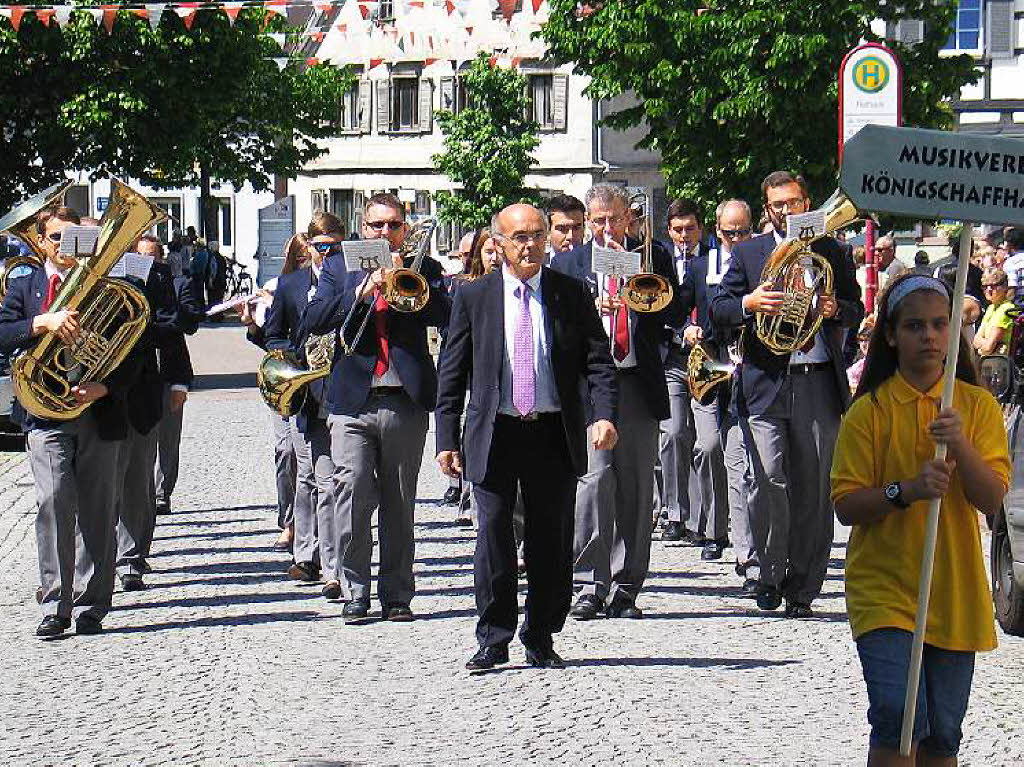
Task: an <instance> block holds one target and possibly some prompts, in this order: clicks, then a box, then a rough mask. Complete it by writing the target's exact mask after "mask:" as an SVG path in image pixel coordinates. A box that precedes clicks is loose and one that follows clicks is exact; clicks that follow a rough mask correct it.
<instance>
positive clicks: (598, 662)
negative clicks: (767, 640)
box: [565, 658, 803, 671]
mask: <svg viewBox="0 0 1024 767" xmlns="http://www.w3.org/2000/svg"><path fill="white" fill-rule="evenodd" d="M802 662H803V661H799V660H769V659H767V658H583V659H582V660H568V659H566V661H565V665H566V666H569V667H571V666H685V667H686V668H718V667H725V668H727V669H731V670H734V671H740V670H743V669H751V668H770V667H772V666H792V665H794V664H799V663H802Z"/></svg>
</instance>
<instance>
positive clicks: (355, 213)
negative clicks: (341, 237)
mask: <svg viewBox="0 0 1024 767" xmlns="http://www.w3.org/2000/svg"><path fill="white" fill-rule="evenodd" d="M365 207H366V195H365V194H363V193H362V192H361V191H358V190H356V191H353V192H352V231H353V232H354V233H355V234H356V236H358V237H362V236H363V208H365Z"/></svg>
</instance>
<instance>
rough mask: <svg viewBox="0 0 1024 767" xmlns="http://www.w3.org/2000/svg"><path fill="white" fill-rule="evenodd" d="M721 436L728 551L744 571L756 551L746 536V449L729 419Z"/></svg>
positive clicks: (736, 426) (739, 431) (753, 562)
mask: <svg viewBox="0 0 1024 767" xmlns="http://www.w3.org/2000/svg"><path fill="white" fill-rule="evenodd" d="M722 428H723V431H724V432H725V473H726V476H727V478H728V482H729V509H730V511H731V517H732V521H731V534H732V550H733V552H734V553H735V554H736V563H737V564H738V565H739V566H740V567H741V568H743V569H744V570H746V568H747V567H748V566H749V565H754V566H756V565H757V548H756V547H755V546H754V539H753V537H752V535H751V533H750V515H749V513H748V512H747V448H746V443H745V442H744V441H743V430H742V429H741V428H740V424H739V422H738V421H737V420H736V419H735V418H734V417H733V416H729V419H728V421H726V422H725V423H723V424H722Z"/></svg>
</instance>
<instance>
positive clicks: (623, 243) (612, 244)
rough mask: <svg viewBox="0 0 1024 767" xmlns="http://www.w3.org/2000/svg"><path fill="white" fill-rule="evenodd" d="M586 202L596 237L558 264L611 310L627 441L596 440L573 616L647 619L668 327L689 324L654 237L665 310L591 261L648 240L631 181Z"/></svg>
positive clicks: (586, 482) (583, 507)
mask: <svg viewBox="0 0 1024 767" xmlns="http://www.w3.org/2000/svg"><path fill="white" fill-rule="evenodd" d="M585 204H586V206H587V218H588V221H589V226H590V230H591V232H592V233H593V236H594V239H593V240H591V242H588V243H586V244H584V245H582V246H580V247H578V248H575V249H573V250H571V251H569V252H568V253H560V254H557V255H556V256H555V257H554V259H552V262H551V266H552V268H554V269H557V270H558V271H560V272H564V273H565V274H568V275H569V276H571V277H576V278H577V279H581V280H583V281H584V282H585V283H586V284H587V285H588V286H589V287H590V290H591V294H592V295H593V296H594V297H595V302H596V305H597V306H598V309H599V311H600V312H601V314H602V315H603V321H604V325H605V331H606V332H607V333H608V336H609V338H610V339H611V340H610V345H611V351H612V361H613V363H614V365H615V371H616V373H615V378H616V383H617V389H618V420H617V422H616V425H617V427H618V430H619V435H620V440H619V443H618V445H617V446H616V447H615V449H614V450H610V451H609V450H599V449H597V448H595V447H593V446H591V449H590V450H589V454H588V464H587V473H586V474H585V475H584V476H583V477H582V479H580V483H579V488H578V490H577V493H576V530H575V542H574V550H575V551H574V554H575V577H574V580H575V582H576V585H577V586H578V587H579V590H578V596H577V600H576V603H575V605H574V606H573V608H572V613H571V614H572V616H573V618H575V619H577V620H590V619H592V618H595V617H597V615H598V612H599V611H601V610H602V609H603V610H604V611H605V613H606V614H607V615H608V617H610V618H640V617H642V616H643V613H642V612H641V610H640V608H639V607H637V606H636V598H637V596H638V595H639V593H640V589H641V588H642V587H643V584H644V581H645V580H646V578H647V570H648V566H649V564H650V555H651V518H650V512H651V509H652V508H653V507H654V482H653V481H652V477H653V475H654V462H655V460H656V459H657V454H658V424H659V422H660V421H663V420H665V419H666V418H668V417H669V398H668V386H667V384H666V382H665V367H664V365H663V364H662V359H661V344H662V342H663V338H664V329H665V326H666V325H668V326H670V327H676V328H678V327H680V326H681V325H682V323H683V314H682V303H681V300H680V295H679V280H678V278H677V276H676V273H675V270H674V269H673V268H672V263H671V257H670V256H669V255H668V253H666V252H665V251H664V249H663V248H662V247H661V246H660V245H658V244H657V243H651V247H652V248H653V250H652V253H653V259H654V270H655V272H656V273H658V274H660V275H661V276H662V277H664V278H665V279H666V280H668V283H669V285H671V286H672V300H671V301H670V302H669V303H668V305H667V306H666V307H665V308H664V309H662V310H661V311H658V312H652V313H643V312H634V311H633V310H631V309H629V308H628V307H627V306H626V305H625V302H624V301H623V299H622V297H621V295H619V291H620V289H621V287H622V284H621V283H622V281H621V280H619V279H618V278H615V277H613V276H612V275H608V274H600V273H595V272H593V271H592V268H591V267H592V263H593V243H595V242H596V243H598V244H599V245H603V246H605V247H608V248H611V249H613V250H630V249H633V248H636V247H637V246H638V245H639V243H637V242H636V241H634V240H629V239H627V238H626V227H627V225H628V223H629V217H630V212H629V197H628V196H627V193H626V190H625V189H624V188H623V187H621V186H616V185H614V184H606V183H601V184H595V185H594V186H593V187H591V188H590V190H589V191H588V192H587V194H586V199H585ZM584 405H585V407H587V408H588V409H587V422H588V423H593V421H594V420H595V418H594V413H593V412H592V411H591V409H590V408H589V406H588V405H589V403H587V401H586V400H585V401H584ZM526 564H527V567H529V564H530V562H529V554H527V563H526Z"/></svg>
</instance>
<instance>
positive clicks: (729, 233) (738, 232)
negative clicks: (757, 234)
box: [721, 226, 750, 240]
mask: <svg viewBox="0 0 1024 767" xmlns="http://www.w3.org/2000/svg"><path fill="white" fill-rule="evenodd" d="M721 231H722V236H723V237H728V238H729V239H730V240H735V239H736V238H737V237H746V236H747V235H748V234H750V227H749V226H748V227H745V228H743V229H722V230H721Z"/></svg>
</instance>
